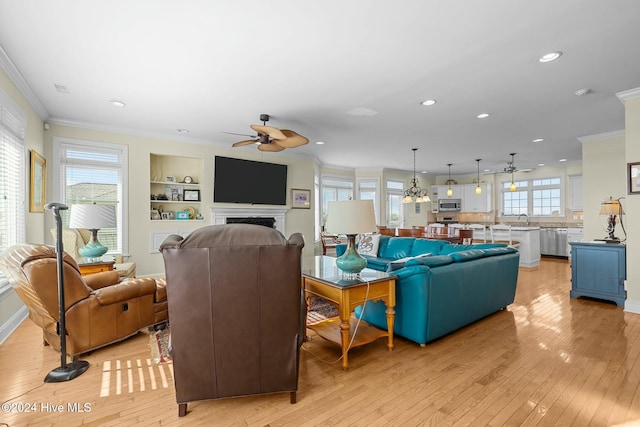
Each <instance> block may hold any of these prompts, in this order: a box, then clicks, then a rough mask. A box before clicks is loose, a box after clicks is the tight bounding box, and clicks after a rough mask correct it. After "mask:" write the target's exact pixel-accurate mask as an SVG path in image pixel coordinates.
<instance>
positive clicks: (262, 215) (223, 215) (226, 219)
mask: <svg viewBox="0 0 640 427" xmlns="http://www.w3.org/2000/svg"><path fill="white" fill-rule="evenodd" d="M286 214H287V209H269V208H211V223H212V224H213V225H222V224H231V223H234V222H245V220H246V219H250V220H252V221H253V220H257V219H260V221H262V220H265V222H267V220H268V222H269V224H270V225H267V227H273V228H275V229H276V230H278V231H279V232H281V233H282V234H285V235H286V228H285V217H286ZM251 223H252V224H254V222H251ZM262 225H266V224H262Z"/></svg>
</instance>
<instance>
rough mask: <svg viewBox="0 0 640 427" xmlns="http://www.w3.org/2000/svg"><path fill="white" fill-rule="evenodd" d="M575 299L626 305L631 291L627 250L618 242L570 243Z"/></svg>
mask: <svg viewBox="0 0 640 427" xmlns="http://www.w3.org/2000/svg"><path fill="white" fill-rule="evenodd" d="M569 244H570V245H571V263H572V264H571V292H570V295H571V298H578V297H581V296H584V297H592V298H599V299H604V300H609V301H614V302H615V303H616V304H618V305H620V306H624V301H625V299H627V291H625V290H624V280H625V279H626V277H627V251H626V247H625V245H621V244H614V243H607V244H602V243H589V242H570V243H569Z"/></svg>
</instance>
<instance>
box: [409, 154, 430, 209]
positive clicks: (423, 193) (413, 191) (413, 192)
mask: <svg viewBox="0 0 640 427" xmlns="http://www.w3.org/2000/svg"><path fill="white" fill-rule="evenodd" d="M412 150H413V179H412V180H411V187H409V189H407V190H405V192H404V198H403V199H402V203H412V202H416V203H424V202H430V201H431V199H430V198H429V192H428V191H427V190H425V189H423V188H420V186H419V185H418V179H417V178H416V151H418V149H417V148H412Z"/></svg>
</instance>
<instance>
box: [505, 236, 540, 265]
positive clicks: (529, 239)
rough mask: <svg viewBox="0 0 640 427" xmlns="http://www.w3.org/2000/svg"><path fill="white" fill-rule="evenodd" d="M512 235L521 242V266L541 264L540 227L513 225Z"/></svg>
mask: <svg viewBox="0 0 640 427" xmlns="http://www.w3.org/2000/svg"><path fill="white" fill-rule="evenodd" d="M511 237H512V239H513V240H515V241H518V242H520V248H519V251H520V267H537V266H539V265H540V228H538V227H511Z"/></svg>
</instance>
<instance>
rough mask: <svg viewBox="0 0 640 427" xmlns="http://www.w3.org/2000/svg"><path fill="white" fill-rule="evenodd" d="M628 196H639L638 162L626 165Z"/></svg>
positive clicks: (639, 170) (639, 165) (639, 175)
mask: <svg viewBox="0 0 640 427" xmlns="http://www.w3.org/2000/svg"><path fill="white" fill-rule="evenodd" d="M627 176H628V178H627V179H628V184H629V194H640V162H634V163H627Z"/></svg>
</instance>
